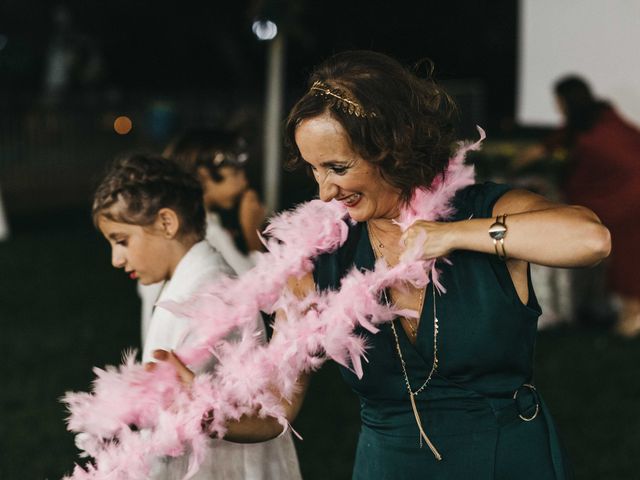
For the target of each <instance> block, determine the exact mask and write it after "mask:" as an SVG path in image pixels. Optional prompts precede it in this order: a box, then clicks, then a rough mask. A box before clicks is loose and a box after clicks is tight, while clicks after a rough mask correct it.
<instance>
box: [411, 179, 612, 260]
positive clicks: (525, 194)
mask: <svg viewBox="0 0 640 480" xmlns="http://www.w3.org/2000/svg"><path fill="white" fill-rule="evenodd" d="M493 215H494V216H493V218H477V219H469V220H462V221H459V222H450V223H440V222H423V221H419V222H416V223H415V224H414V225H413V226H412V227H411V228H410V229H409V230H408V231H407V232H406V233H405V235H404V238H405V241H406V242H411V241H413V239H415V238H416V235H417V234H418V232H419V231H421V230H422V231H424V232H426V233H427V240H426V241H425V243H424V247H423V250H424V256H425V258H436V257H441V256H446V255H447V254H448V253H450V252H452V251H453V250H472V251H476V252H483V253H489V254H495V247H494V245H493V240H492V239H491V237H489V234H488V230H489V227H490V226H491V224H493V222H495V219H496V216H497V215H507V218H506V221H505V223H506V226H507V233H506V236H505V237H504V247H505V250H506V253H507V256H508V258H509V259H510V260H509V261H510V262H515V261H518V260H520V261H523V262H531V263H537V264H540V265H547V266H550V267H582V266H590V265H595V264H597V263H598V262H600V261H601V260H602V259H603V258H605V257H607V256H608V255H609V252H610V250H611V238H610V234H609V230H608V229H607V228H606V227H605V226H604V225H602V223H601V222H600V220H599V219H598V217H597V216H596V214H595V213H593V212H592V211H591V210H589V209H587V208H584V207H579V206H569V205H563V204H558V203H554V202H550V201H549V200H547V199H545V198H544V197H542V196H540V195H537V194H535V193H531V192H529V191H526V190H512V191H509V192H507V193H505V194H504V195H503V196H502V197H500V199H499V200H498V201H497V202H496V204H495V206H494V208H493Z"/></svg>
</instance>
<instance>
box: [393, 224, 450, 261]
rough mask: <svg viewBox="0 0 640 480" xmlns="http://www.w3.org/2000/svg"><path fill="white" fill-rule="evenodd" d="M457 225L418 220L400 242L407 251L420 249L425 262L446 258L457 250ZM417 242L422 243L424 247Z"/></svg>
mask: <svg viewBox="0 0 640 480" xmlns="http://www.w3.org/2000/svg"><path fill="white" fill-rule="evenodd" d="M456 223H457V222H446V223H445V222H427V221H425V220H418V221H416V222H415V223H413V224H412V225H411V226H410V227H409V228H408V229H407V230H406V231H405V232H404V233H403V234H402V237H401V239H400V242H401V244H403V245H405V249H406V250H411V249H413V248H415V247H418V248H420V250H421V252H422V258H423V259H424V260H430V259H432V258H438V257H445V256H447V255H449V253H451V252H452V251H453V250H455V244H454V240H455V231H456V229H455V228H456ZM416 242H422V246H421V247H419V246H418V245H416Z"/></svg>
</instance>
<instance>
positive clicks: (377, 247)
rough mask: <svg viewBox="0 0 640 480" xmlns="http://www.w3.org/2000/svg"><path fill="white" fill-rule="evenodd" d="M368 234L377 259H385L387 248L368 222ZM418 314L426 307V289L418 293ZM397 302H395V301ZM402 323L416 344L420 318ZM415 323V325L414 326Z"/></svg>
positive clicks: (409, 319) (404, 319) (405, 319)
mask: <svg viewBox="0 0 640 480" xmlns="http://www.w3.org/2000/svg"><path fill="white" fill-rule="evenodd" d="M367 232H368V233H369V240H373V241H371V242H370V243H371V246H372V247H373V254H374V256H375V257H376V258H380V257H383V256H384V255H383V254H382V251H381V249H384V250H387V249H386V247H385V246H384V243H382V241H381V240H380V238H378V236H377V235H376V234H375V232H374V231H373V229H372V228H371V226H370V225H369V223H368V222H367ZM418 295H419V296H418V298H419V301H418V304H419V307H418V314H420V313H422V308H423V307H424V289H420V290H419V291H418ZM391 300H394V298H393V296H392V297H391ZM394 302H395V300H394ZM400 321H404V324H405V325H406V326H407V327H409V332H408V333H409V335H410V336H411V339H412V341H413V342H414V343H415V341H416V340H417V338H418V325H419V318H410V317H400ZM414 322H415V324H414ZM405 331H406V330H405Z"/></svg>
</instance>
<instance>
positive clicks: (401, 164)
mask: <svg viewBox="0 0 640 480" xmlns="http://www.w3.org/2000/svg"><path fill="white" fill-rule="evenodd" d="M428 70H429V72H428V75H427V76H426V78H420V77H418V76H417V75H416V74H415V73H414V72H412V71H410V70H409V69H407V68H405V67H404V66H402V65H401V64H400V63H399V62H398V61H396V60H394V59H392V58H390V57H388V56H386V55H384V54H381V53H377V52H371V51H362V50H360V51H358V50H356V51H347V52H342V53H338V54H336V55H334V56H332V57H331V58H329V59H328V60H326V61H325V62H323V63H322V64H321V65H320V66H318V67H317V68H316V69H315V70H314V72H313V73H312V74H311V76H310V78H309V87H311V86H312V85H313V84H314V83H315V82H322V83H323V84H325V85H327V86H328V87H329V88H334V89H336V90H337V91H340V92H345V93H346V94H347V95H348V97H349V98H350V99H351V100H353V101H355V102H357V103H358V104H359V105H360V106H361V107H362V110H363V111H364V112H366V116H365V117H364V118H363V117H362V116H356V115H354V114H352V113H349V112H348V111H347V110H346V109H344V108H337V105H336V102H334V101H332V99H331V98H330V97H328V96H327V95H318V94H317V92H316V91H315V90H312V89H310V90H308V91H307V93H306V94H305V95H304V96H303V97H302V98H301V99H300V100H298V102H297V103H296V104H295V105H294V107H293V109H292V110H291V112H290V114H289V117H288V118H287V122H286V127H285V135H286V138H285V142H286V145H287V148H288V151H289V160H288V161H287V164H286V166H287V167H288V168H291V169H293V168H297V167H300V166H303V165H306V162H305V161H304V159H303V158H302V157H301V155H300V151H299V150H298V147H297V145H296V142H295V133H296V129H297V127H298V125H300V123H301V122H302V121H303V120H305V119H308V118H313V117H317V116H319V115H322V114H324V113H327V112H328V113H329V114H330V115H331V116H332V117H333V118H335V119H336V120H337V121H338V122H340V124H341V125H342V126H343V127H344V129H345V130H346V132H347V135H348V136H349V140H350V142H351V147H352V148H353V149H354V151H355V152H356V153H358V154H359V155H360V156H361V157H362V158H364V159H365V160H366V161H368V162H371V163H373V164H375V165H377V166H378V168H379V169H380V174H381V175H382V177H383V178H384V179H385V180H386V181H387V182H388V183H389V184H391V185H392V186H394V187H396V188H398V189H399V190H400V192H401V199H402V201H404V202H408V201H409V200H410V199H411V196H412V194H413V191H414V190H415V189H416V188H418V187H426V188H428V187H429V186H430V185H431V183H432V182H433V179H434V178H435V177H436V176H437V175H439V174H443V173H444V171H445V169H446V166H447V164H448V161H449V157H450V156H451V151H452V146H453V144H454V141H455V132H454V127H453V121H452V119H453V115H454V113H455V111H456V108H455V104H454V102H453V100H452V99H451V97H450V96H449V95H448V94H447V93H446V92H445V91H444V90H443V89H442V88H440V87H439V86H438V85H436V84H435V82H434V81H433V80H432V78H431V73H432V70H433V68H432V65H431V64H430V63H429V69H428Z"/></svg>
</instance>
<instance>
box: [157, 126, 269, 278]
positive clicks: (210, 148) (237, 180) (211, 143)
mask: <svg viewBox="0 0 640 480" xmlns="http://www.w3.org/2000/svg"><path fill="white" fill-rule="evenodd" d="M163 156H165V157H167V158H171V159H173V160H175V161H176V162H178V163H179V164H180V165H182V166H183V167H184V168H185V169H186V170H187V171H189V172H191V173H192V174H193V175H195V176H196V177H197V178H198V180H199V181H200V184H201V185H202V189H203V191H204V203H205V208H206V209H207V239H208V240H209V241H210V243H211V244H212V245H213V246H214V247H216V249H218V250H219V251H220V252H221V253H222V255H223V256H224V257H225V260H227V263H228V264H229V265H231V267H232V268H233V269H234V270H235V271H236V273H237V274H238V275H240V274H242V273H244V272H245V271H247V270H248V269H249V268H251V266H253V261H252V260H251V253H252V252H260V251H262V250H263V245H262V242H261V241H260V237H259V235H258V232H259V231H260V230H261V228H262V226H263V224H264V221H265V208H264V206H263V205H262V204H261V203H260V199H259V198H258V194H257V193H256V191H255V190H254V189H252V188H251V187H250V186H249V182H248V180H247V175H246V171H245V165H246V162H247V161H248V159H249V153H248V149H247V145H246V142H245V140H244V139H243V138H242V137H240V136H239V135H238V134H237V133H235V132H229V131H225V130H216V129H209V128H198V129H190V130H187V131H185V132H184V133H183V134H182V135H181V136H179V137H178V138H176V139H175V140H174V141H173V142H171V143H170V144H169V146H168V147H167V148H166V149H165V151H164V152H163ZM229 239H230V240H231V241H232V243H230V242H229Z"/></svg>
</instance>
